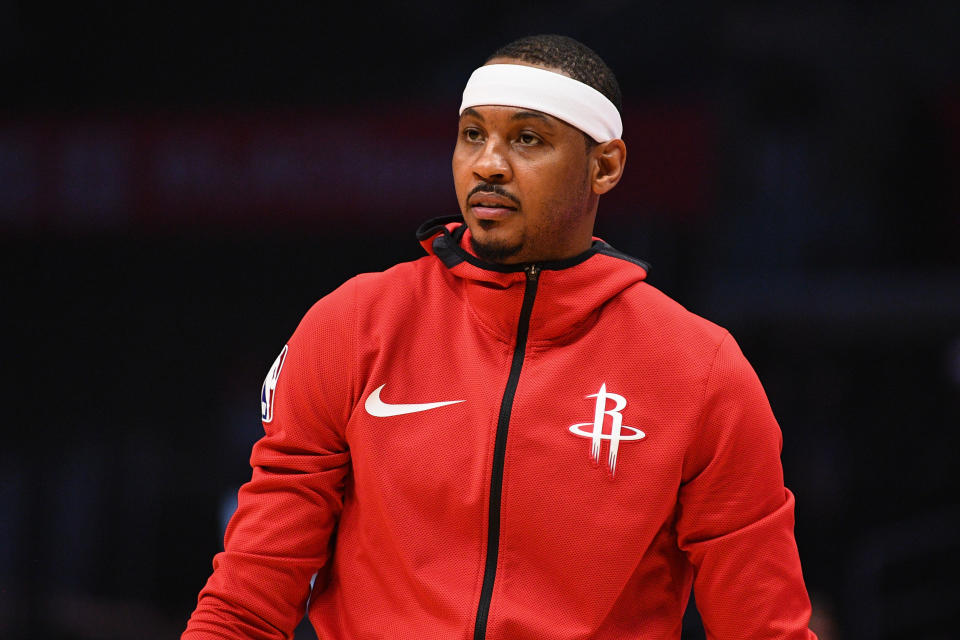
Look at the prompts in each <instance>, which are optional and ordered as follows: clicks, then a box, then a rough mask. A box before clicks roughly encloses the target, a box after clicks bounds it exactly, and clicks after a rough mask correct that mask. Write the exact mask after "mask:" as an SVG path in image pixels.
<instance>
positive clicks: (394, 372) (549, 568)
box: [183, 225, 814, 640]
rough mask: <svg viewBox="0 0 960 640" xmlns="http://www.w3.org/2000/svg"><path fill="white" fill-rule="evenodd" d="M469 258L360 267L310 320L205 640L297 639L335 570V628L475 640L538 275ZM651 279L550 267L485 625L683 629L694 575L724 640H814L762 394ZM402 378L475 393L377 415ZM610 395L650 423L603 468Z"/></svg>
mask: <svg viewBox="0 0 960 640" xmlns="http://www.w3.org/2000/svg"><path fill="white" fill-rule="evenodd" d="M454 226H455V225H451V226H450V228H451V229H452V228H453V227H454ZM466 233H467V236H468V234H469V231H467V232H466ZM447 237H449V236H447ZM424 244H425V246H426V247H428V250H432V248H433V247H434V246H436V245H434V244H433V243H432V242H431V241H426V242H425V243H424ZM447 262H448V264H450V261H449V260H448V261H447ZM448 264H445V263H444V261H443V260H441V259H439V258H438V257H436V256H433V255H431V256H428V257H425V258H423V259H421V260H418V261H415V262H412V263H405V264H401V265H398V266H396V267H394V268H392V269H390V270H388V271H386V272H384V273H378V274H365V275H361V276H358V277H356V278H354V279H352V280H350V281H349V282H347V283H346V284H345V285H343V286H342V287H340V288H339V289H337V290H336V291H334V292H333V293H331V294H330V295H328V296H326V297H325V298H323V299H322V300H320V301H319V302H318V303H317V304H316V305H315V306H314V307H313V308H312V309H311V310H310V311H309V312H308V313H307V315H306V317H305V318H304V320H303V322H302V323H301V325H300V326H299V328H298V329H297V330H296V332H295V333H294V335H293V337H292V338H291V339H290V342H289V351H288V355H287V357H286V361H285V363H284V365H283V368H282V370H281V373H280V376H279V380H278V383H277V388H276V404H275V407H274V418H273V420H272V422H270V423H266V424H265V425H264V428H265V431H266V435H265V436H264V438H263V439H262V440H261V441H260V442H258V443H257V445H256V446H255V447H254V450H253V455H252V457H251V464H252V465H253V468H254V473H253V479H252V480H251V481H250V482H249V483H248V484H246V485H244V487H243V488H242V489H241V490H240V496H239V508H238V510H237V513H236V515H235V516H234V517H233V519H232V520H231V523H230V526H229V528H228V530H227V535H226V540H225V551H224V552H223V553H221V554H218V555H217V557H216V559H215V562H214V568H215V570H214V572H213V575H212V576H211V577H210V579H209V581H208V583H207V585H206V586H205V587H204V589H203V591H202V592H201V593H200V597H199V602H198V606H197V609H196V611H195V612H194V614H193V616H192V618H191V620H190V622H189V625H188V628H187V631H186V632H185V633H184V635H183V638H184V639H188V640H199V639H206V638H224V637H229V638H263V639H266V638H289V637H290V636H291V634H292V630H293V628H294V627H295V626H296V623H297V622H298V620H299V619H300V617H301V615H302V613H303V611H304V607H305V603H306V599H307V595H308V593H307V592H308V583H309V580H310V577H311V576H312V575H313V573H314V572H316V571H318V570H319V571H320V572H321V577H320V578H318V580H317V583H316V586H315V588H314V590H313V593H312V595H311V597H310V602H309V616H310V620H311V622H312V623H313V624H314V626H315V627H316V629H317V631H318V635H319V637H320V638H325V639H326V638H336V639H353V638H444V639H461V640H466V639H468V638H472V634H473V628H474V623H475V618H476V614H477V605H478V601H479V598H480V591H481V584H482V581H483V575H484V562H485V554H486V551H487V534H488V531H487V522H488V509H489V504H490V495H489V493H490V477H491V467H492V458H493V446H494V438H495V434H496V429H497V418H498V413H499V410H500V405H501V401H502V397H503V393H504V389H505V386H506V384H507V379H508V375H509V372H510V365H511V359H512V357H513V350H514V346H515V344H516V339H517V322H518V317H519V315H520V309H521V304H522V300H523V294H524V286H525V275H524V273H522V272H520V273H515V272H514V273H501V272H498V271H494V270H489V269H485V268H482V267H481V266H479V265H477V264H473V263H472V262H471V261H469V260H463V261H461V262H459V263H458V264H452V266H448ZM645 275H646V273H645V271H644V269H643V268H642V267H640V266H638V265H636V264H634V263H632V262H630V261H628V260H625V259H623V258H621V257H616V256H614V255H606V254H604V253H602V252H601V253H596V254H594V255H591V256H590V257H589V258H587V259H586V260H584V261H583V262H581V263H579V264H576V265H574V266H569V267H567V268H563V269H556V270H553V269H545V270H544V271H543V272H542V273H541V274H540V278H539V285H538V292H537V295H536V298H535V302H534V305H533V311H532V316H531V321H530V333H529V340H528V342H527V346H526V352H525V360H524V362H523V367H522V370H521V374H520V377H519V382H518V385H517V390H516V396H515V400H514V404H513V410H512V413H511V416H510V423H509V431H508V438H507V446H506V455H505V458H504V474H503V489H502V492H501V500H502V502H501V505H502V506H501V518H500V538H499V540H500V546H499V554H498V557H497V571H496V580H495V582H494V588H493V595H492V600H491V606H490V612H489V620H488V625H487V637H488V638H500V639H504V640H522V639H528V638H529V639H534V638H536V639H539V640H542V639H547V638H595V639H604V638H611V639H612V638H616V639H621V638H645V639H658V638H679V635H680V627H681V618H682V614H683V610H684V608H685V606H686V603H687V599H688V595H689V593H690V588H691V584H693V585H695V590H696V597H697V604H698V606H699V608H700V611H701V615H702V617H703V620H704V625H705V627H706V630H707V634H708V637H710V638H711V639H713V638H717V639H726V638H789V639H800V638H805V639H810V638H814V636H813V634H812V633H810V632H809V631H808V630H807V621H808V619H809V616H810V604H809V600H808V598H807V594H806V590H805V588H804V585H803V579H802V576H801V570H800V561H799V558H798V555H797V550H796V544H795V542H794V537H793V497H792V495H791V494H790V493H789V491H787V490H786V489H785V488H784V484H783V476H782V471H781V466H780V459H779V455H780V445H781V437H780V430H779V427H778V426H777V423H776V421H775V419H774V417H773V415H772V413H771V411H770V407H769V404H768V402H767V400H766V397H765V395H764V392H763V389H762V387H761V385H760V383H759V381H758V380H757V377H756V375H755V374H754V372H753V370H752V369H751V367H750V366H749V364H748V363H747V361H746V360H745V359H744V357H743V355H742V354H741V353H740V350H739V349H738V347H737V345H736V343H735V342H734V340H733V339H732V338H731V337H730V336H729V334H728V333H727V332H726V331H724V330H723V329H721V328H719V327H717V326H716V325H714V324H711V323H710V322H708V321H706V320H703V319H702V318H699V317H697V316H695V315H693V314H691V313H689V312H688V311H686V310H685V309H683V308H682V307H681V306H680V305H678V304H677V303H676V302H674V301H672V300H670V299H669V298H667V297H666V296H665V295H663V294H662V293H660V292H659V291H657V290H656V289H655V288H653V287H651V286H649V285H648V284H646V283H645V282H643V280H644V277H645ZM381 385H385V386H383V389H382V390H381V398H382V400H383V401H384V402H387V403H392V404H402V403H429V402H438V401H453V400H460V401H462V402H458V403H456V404H450V405H446V406H443V407H437V408H433V409H429V410H425V411H418V412H415V413H409V414H404V415H395V416H390V417H375V416H373V415H370V414H369V413H368V412H367V411H366V409H365V402H366V401H367V399H368V398H369V396H370V395H371V393H373V392H374V391H375V390H376V389H378V388H379V387H381ZM601 389H604V390H605V392H606V393H607V394H616V395H617V396H620V397H622V399H623V400H624V402H625V404H624V405H623V406H622V408H621V410H620V411H619V415H620V419H621V420H622V424H623V425H624V426H623V427H622V432H623V433H625V434H627V433H629V434H634V433H635V430H641V431H642V432H643V433H644V437H643V438H642V439H633V440H621V441H620V443H619V450H618V452H617V459H616V466H615V472H611V468H610V461H609V452H610V440H609V439H608V440H604V441H603V442H602V446H601V448H600V451H599V455H598V459H597V460H594V458H593V457H592V455H591V445H592V440H591V438H589V437H582V436H578V435H576V434H575V433H573V432H571V429H570V428H571V426H574V425H577V424H581V425H586V424H589V425H590V426H583V427H581V431H583V430H586V431H590V430H591V429H592V428H593V427H592V424H593V423H594V421H595V418H596V414H597V411H596V405H597V402H598V398H597V397H596V394H598V393H601ZM615 405H617V402H616V400H615V398H613V397H612V396H611V397H609V398H608V399H607V402H606V403H605V405H604V406H603V408H602V410H603V409H607V410H611V412H610V413H609V414H601V417H602V418H603V420H604V423H603V429H604V433H605V434H608V435H609V434H610V433H611V430H612V428H613V421H614V419H615V418H614V416H613V411H612V410H613V409H615V408H616V407H615ZM334 532H335V533H334Z"/></svg>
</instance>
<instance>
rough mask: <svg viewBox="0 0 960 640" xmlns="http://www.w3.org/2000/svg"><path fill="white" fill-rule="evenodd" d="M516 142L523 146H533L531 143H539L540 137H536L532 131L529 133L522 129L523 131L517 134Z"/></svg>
mask: <svg viewBox="0 0 960 640" xmlns="http://www.w3.org/2000/svg"><path fill="white" fill-rule="evenodd" d="M517 142H519V143H520V144H522V145H524V146H528V147H529V146H533V145H535V144H540V138H538V137H537V136H535V135H533V134H532V133H530V132H528V131H524V132H523V133H521V134H520V135H519V136H517Z"/></svg>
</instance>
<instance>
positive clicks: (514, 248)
mask: <svg viewBox="0 0 960 640" xmlns="http://www.w3.org/2000/svg"><path fill="white" fill-rule="evenodd" d="M470 246H471V247H472V248H473V252H474V253H475V254H477V257H478V258H480V259H481V260H484V261H486V262H493V263H502V262H503V261H504V260H506V259H507V258H512V257H513V256H515V255H517V254H518V253H520V250H521V249H522V248H523V241H520V242H516V243H513V244H508V243H507V242H503V241H500V242H497V241H494V242H482V241H479V240H477V237H476V236H474V235H471V236H470Z"/></svg>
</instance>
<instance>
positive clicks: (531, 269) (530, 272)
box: [523, 264, 540, 280]
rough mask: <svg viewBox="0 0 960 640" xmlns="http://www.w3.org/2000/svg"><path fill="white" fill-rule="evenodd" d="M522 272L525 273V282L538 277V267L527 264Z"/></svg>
mask: <svg viewBox="0 0 960 640" xmlns="http://www.w3.org/2000/svg"><path fill="white" fill-rule="evenodd" d="M523 270H524V271H526V272H527V280H536V279H537V278H538V277H539V276H540V267H539V265H535V264H528V265H527V266H525V267H524V268H523Z"/></svg>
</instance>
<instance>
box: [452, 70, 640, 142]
mask: <svg viewBox="0 0 960 640" xmlns="http://www.w3.org/2000/svg"><path fill="white" fill-rule="evenodd" d="M484 104H490V105H502V106H505V107H526V108H528V109H534V110H536V111H542V112H544V113H548V114H550V115H551V116H554V117H555V118H559V119H560V120H563V121H564V122H566V123H567V124H571V125H573V126H574V127H576V128H577V129H580V130H581V131H583V132H584V133H586V134H587V135H588V136H590V137H591V138H593V139H594V140H596V141H597V142H607V141H609V140H613V139H614V138H619V137H620V136H621V135H623V123H622V122H621V120H620V112H619V111H617V108H616V107H615V106H613V103H612V102H610V100H609V99H607V97H606V96H605V95H603V94H602V93H600V92H599V91H597V90H596V89H594V88H593V87H591V86H589V85H586V84H584V83H582V82H580V81H578V80H574V79H573V78H571V77H569V76H565V75H561V74H559V73H554V72H553V71H547V70H546V69H541V68H540V67H528V66H526V65H521V64H488V65H485V66H483V67H480V68H479V69H477V70H476V71H474V72H473V74H472V75H471V76H470V79H469V80H467V86H466V87H465V88H464V90H463V102H461V103H460V113H461V114H462V113H463V112H464V110H466V109H467V108H469V107H475V106H477V105H484Z"/></svg>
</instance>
